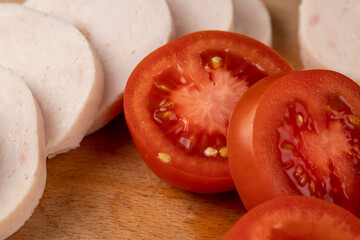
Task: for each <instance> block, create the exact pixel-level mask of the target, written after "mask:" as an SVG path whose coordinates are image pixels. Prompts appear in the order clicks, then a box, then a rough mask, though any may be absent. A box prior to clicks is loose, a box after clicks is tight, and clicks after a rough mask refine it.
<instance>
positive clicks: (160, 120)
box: [124, 31, 292, 193]
mask: <svg viewBox="0 0 360 240" xmlns="http://www.w3.org/2000/svg"><path fill="white" fill-rule="evenodd" d="M290 70H292V69H291V67H290V66H289V64H288V63H287V62H286V61H285V60H284V59H283V58H282V57H281V56H280V55H279V54H277V53H276V52H275V51H273V50H272V49H271V48H269V47H267V46H266V45H264V44H262V43H260V42H258V41H256V40H253V39H251V38H248V37H245V36H243V35H239V34H236V33H230V32H221V31H204V32H197V33H193V34H190V35H187V36H184V37H182V38H179V39H177V40H175V41H173V42H171V43H169V44H167V45H165V46H163V47H161V48H159V49H157V50H156V51H154V52H153V53H151V54H150V55H149V56H147V57H146V58H145V59H144V60H143V61H141V62H140V63H139V65H138V66H137V67H136V68H135V70H134V71H133V73H132V74H131V76H130V78H129V80H128V83H127V86H126V89H125V95H124V112H125V118H126V122H127V124H128V127H129V130H130V133H131V135H132V137H133V140H134V142H135V145H136V147H137V149H138V151H139V153H140V155H141V157H142V158H143V160H144V161H145V163H146V164H147V165H148V166H149V167H150V169H151V170H152V171H153V172H154V173H155V174H156V175H157V176H159V177H160V178H161V179H163V180H164V181H166V182H168V183H169V184H171V185H173V186H176V187H179V188H182V189H185V190H189V191H193V192H199V193H218V192H224V191H229V190H232V189H233V188H234V184H233V181H232V178H231V176H230V170H229V167H228V160H227V151H228V149H227V143H226V142H227V140H226V138H227V127H228V123H229V119H230V116H231V114H232V111H233V109H234V107H235V105H236V104H237V102H238V100H239V98H240V97H241V96H242V95H243V94H244V92H246V90H247V89H248V88H249V87H250V86H251V85H252V84H254V83H255V82H257V81H258V80H260V79H262V78H264V77H266V76H268V75H271V74H276V73H280V72H285V71H290Z"/></svg>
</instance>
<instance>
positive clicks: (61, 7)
mask: <svg viewBox="0 0 360 240" xmlns="http://www.w3.org/2000/svg"><path fill="white" fill-rule="evenodd" d="M24 4H25V6H28V7H32V8H34V9H37V10H39V11H42V12H45V13H47V14H50V15H53V16H56V17H58V18H60V19H62V20H65V21H67V22H69V23H72V24H74V25H75V26H76V27H77V28H78V29H80V31H82V32H83V33H84V35H85V36H87V38H88V39H89V41H90V43H91V44H92V45H93V46H94V48H95V49H96V51H97V52H98V54H99V56H100V58H101V60H102V63H103V67H104V71H105V92H104V99H103V101H102V104H101V107H100V110H99V113H98V115H97V118H96V120H95V123H94V124H93V126H92V127H91V130H90V131H89V132H94V131H96V130H97V129H99V128H101V127H102V126H104V125H105V124H106V123H108V122H109V121H110V120H111V119H113V118H114V117H115V116H116V115H117V114H119V113H120V112H121V111H122V110H123V106H122V105H123V102H122V97H123V93H124V89H125V85H126V82H127V79H128V77H129V75H130V73H131V72H132V70H133V68H134V67H135V66H136V65H137V63H138V62H140V60H141V59H142V58H143V57H145V56H146V55H147V54H148V53H150V52H151V51H152V50H154V49H156V48H157V47H159V46H161V45H163V44H165V43H166V42H168V41H169V40H170V38H171V37H172V34H173V32H172V31H173V29H172V18H171V15H170V11H169V9H168V6H167V4H166V1H165V0H106V1H105V0H51V1H49V0H28V1H26V2H25V3H24Z"/></svg>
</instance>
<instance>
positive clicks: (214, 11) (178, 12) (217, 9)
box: [167, 0, 234, 37]
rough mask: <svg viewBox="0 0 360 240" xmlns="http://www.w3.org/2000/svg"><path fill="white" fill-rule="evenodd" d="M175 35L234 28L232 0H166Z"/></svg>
mask: <svg viewBox="0 0 360 240" xmlns="http://www.w3.org/2000/svg"><path fill="white" fill-rule="evenodd" d="M167 3H168V5H169V8H170V11H171V14H172V16H173V19H174V23H175V32H176V37H181V36H183V35H186V34H189V33H192V32H196V31H201V30H223V31H232V30H234V9H233V5H232V0H167Z"/></svg>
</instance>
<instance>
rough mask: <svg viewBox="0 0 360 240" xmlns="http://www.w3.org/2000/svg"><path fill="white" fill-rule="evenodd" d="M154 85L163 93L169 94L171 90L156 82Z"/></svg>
mask: <svg viewBox="0 0 360 240" xmlns="http://www.w3.org/2000/svg"><path fill="white" fill-rule="evenodd" d="M154 84H155V86H156V87H157V88H159V89H161V90H163V91H166V92H169V91H170V89H169V88H168V87H167V86H165V85H164V84H159V83H157V82H154Z"/></svg>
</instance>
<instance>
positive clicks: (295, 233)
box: [224, 196, 360, 240]
mask: <svg viewBox="0 0 360 240" xmlns="http://www.w3.org/2000/svg"><path fill="white" fill-rule="evenodd" d="M236 239H239V240H263V239H264V240H265V239H274V240H275V239H276V240H345V239H348V240H350V239H351V240H359V239H360V220H359V219H358V218H357V217H355V216H354V215H352V214H351V213H350V212H348V211H346V210H345V209H343V208H341V207H339V206H337V205H335V204H332V203H329V202H326V201H324V200H321V199H317V198H312V197H304V196H287V197H280V198H275V199H272V200H270V201H267V202H265V203H263V204H260V205H258V206H257V207H255V208H253V209H251V210H250V211H249V212H247V213H246V214H245V215H244V216H242V217H241V218H240V219H239V220H238V222H237V223H236V224H235V225H234V226H233V227H232V228H231V230H230V231H229V232H228V233H227V234H226V236H225V238H224V240H236Z"/></svg>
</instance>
